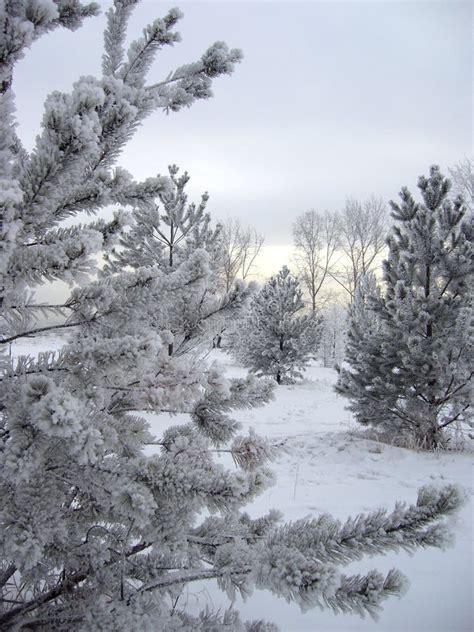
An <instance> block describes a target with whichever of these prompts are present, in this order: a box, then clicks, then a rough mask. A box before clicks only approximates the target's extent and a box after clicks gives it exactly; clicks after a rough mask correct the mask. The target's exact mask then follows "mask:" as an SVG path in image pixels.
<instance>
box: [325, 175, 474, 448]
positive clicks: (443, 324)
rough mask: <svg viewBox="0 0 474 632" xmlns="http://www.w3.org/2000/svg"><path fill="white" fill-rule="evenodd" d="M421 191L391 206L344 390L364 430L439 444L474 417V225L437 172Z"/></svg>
mask: <svg viewBox="0 0 474 632" xmlns="http://www.w3.org/2000/svg"><path fill="white" fill-rule="evenodd" d="M418 186H419V189H420V192H421V196H422V201H421V202H420V203H418V202H415V200H414V199H413V197H412V196H411V194H410V193H409V192H408V190H407V189H402V192H401V194H400V197H401V203H400V204H395V203H393V202H392V209H393V212H392V217H393V218H394V220H395V221H396V224H395V225H394V227H393V229H392V232H391V235H390V237H389V239H388V258H387V260H386V261H385V262H384V281H385V284H384V289H383V291H380V292H379V291H378V290H377V289H376V287H375V283H374V281H372V282H371V283H369V284H367V283H366V284H365V286H364V287H363V288H361V291H360V292H359V293H358V296H357V297H356V300H355V301H354V303H353V305H352V307H351V316H350V329H349V334H348V343H347V360H348V362H349V364H350V368H348V369H345V370H343V371H342V372H341V375H340V380H339V383H338V385H337V390H338V392H339V393H342V394H343V395H346V396H347V397H349V398H350V400H351V404H350V409H351V410H352V411H353V412H354V414H355V417H356V419H357V420H358V421H359V422H361V423H362V424H369V425H371V426H374V427H376V428H378V429H380V430H381V431H383V432H384V434H385V435H387V434H389V435H391V436H393V437H400V436H408V437H410V438H411V439H412V440H413V439H414V440H415V442H416V443H417V444H418V445H419V446H422V447H423V446H424V447H426V448H435V447H438V446H443V445H445V444H446V440H447V437H446V434H445V433H446V430H445V429H447V428H449V427H450V426H452V424H455V423H466V424H471V419H472V414H471V412H470V411H471V397H472V386H471V383H472V375H473V367H472V357H473V334H474V329H473V317H472V316H473V315H472V296H473V278H474V277H473V247H472V241H473V229H472V225H473V224H472V216H471V217H469V215H470V214H469V210H468V208H467V207H466V205H465V204H464V202H463V200H462V198H460V197H458V198H456V199H454V201H452V200H450V199H449V191H450V182H449V180H447V179H445V178H444V177H443V176H442V174H441V173H440V171H439V169H438V168H437V167H432V168H431V171H430V175H429V177H428V178H425V177H421V178H420V179H419V183H418Z"/></svg>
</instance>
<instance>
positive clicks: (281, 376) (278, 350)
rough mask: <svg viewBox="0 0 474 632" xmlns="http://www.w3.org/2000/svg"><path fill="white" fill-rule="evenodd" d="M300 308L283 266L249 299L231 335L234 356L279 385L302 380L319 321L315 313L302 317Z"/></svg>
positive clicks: (294, 281) (301, 304)
mask: <svg viewBox="0 0 474 632" xmlns="http://www.w3.org/2000/svg"><path fill="white" fill-rule="evenodd" d="M303 309H304V302H303V293H302V290H301V289H300V287H299V283H298V281H297V279H295V278H294V277H293V276H291V274H290V271H289V269H288V268H287V267H286V266H284V267H283V268H282V269H281V270H280V272H279V273H278V274H277V275H276V276H274V277H272V278H271V279H270V281H268V282H267V283H266V284H265V285H264V287H263V288H262V289H261V290H260V292H258V294H256V296H255V297H254V298H253V299H252V301H251V304H250V307H249V313H248V316H247V318H246V319H245V320H244V322H243V323H242V326H241V327H240V328H239V330H238V331H237V332H235V334H234V342H233V345H232V352H233V354H234V355H235V357H236V358H238V359H239V360H240V361H241V362H242V364H243V365H244V366H245V367H248V368H249V369H250V370H251V371H252V372H254V373H256V374H257V375H267V376H271V377H273V378H274V379H275V380H276V381H277V382H278V384H281V383H282V382H283V383H288V382H292V381H293V380H294V379H295V378H297V377H301V370H302V369H304V368H305V366H306V365H307V364H308V362H309V360H310V359H311V358H313V357H314V355H315V353H316V350H317V345H318V341H319V334H320V323H319V319H318V318H317V317H316V316H315V314H314V313H311V314H302V313H301V312H302V311H303Z"/></svg>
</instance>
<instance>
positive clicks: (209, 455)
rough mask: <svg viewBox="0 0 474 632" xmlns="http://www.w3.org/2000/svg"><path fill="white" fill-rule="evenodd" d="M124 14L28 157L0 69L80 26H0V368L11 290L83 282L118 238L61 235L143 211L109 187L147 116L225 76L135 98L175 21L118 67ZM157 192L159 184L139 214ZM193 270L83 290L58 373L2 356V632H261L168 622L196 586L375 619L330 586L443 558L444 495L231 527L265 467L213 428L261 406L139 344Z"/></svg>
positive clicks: (211, 619)
mask: <svg viewBox="0 0 474 632" xmlns="http://www.w3.org/2000/svg"><path fill="white" fill-rule="evenodd" d="M134 4H135V2H127V1H126V0H122V2H116V3H115V4H114V6H113V7H112V8H111V9H110V10H109V12H108V27H107V30H106V33H105V42H106V55H105V58H104V76H103V78H102V79H101V80H96V79H93V78H90V77H89V78H84V79H81V80H80V81H79V82H78V83H76V84H75V86H74V89H73V91H72V93H71V94H69V95H65V94H60V93H54V94H53V95H52V96H50V97H49V99H48V101H47V104H46V112H45V116H44V119H43V130H42V133H41V134H40V136H39V137H38V139H37V143H36V146H35V149H34V150H33V152H31V153H30V154H28V153H27V152H26V151H25V150H24V149H23V148H22V147H21V144H20V142H19V140H18V138H16V136H15V134H14V120H13V100H12V93H11V90H10V86H11V77H12V69H13V65H14V62H15V61H16V59H18V58H19V56H20V54H21V53H22V51H23V49H24V48H25V47H26V46H28V45H29V44H30V43H31V41H32V40H33V39H34V38H35V37H37V36H38V35H39V34H41V33H42V32H47V31H48V30H51V28H53V27H54V26H56V25H66V26H76V25H78V24H79V23H80V20H81V17H82V16H83V15H87V14H89V13H92V12H94V11H95V9H94V8H93V7H89V8H87V7H86V8H84V7H82V6H81V5H80V4H79V3H78V2H70V1H69V0H64V1H62V0H58V1H57V2H52V1H50V0H28V1H26V0H25V2H22V1H20V0H17V1H15V2H12V3H4V4H2V6H1V9H0V21H1V24H2V28H1V30H0V33H1V35H0V47H1V50H2V68H1V70H2V72H3V75H2V87H3V88H2V89H3V92H2V93H1V95H0V110H1V114H2V115H1V116H0V162H1V174H0V177H1V179H2V188H1V198H0V201H1V210H2V236H3V240H2V268H1V274H2V276H1V284H0V286H1V288H2V302H1V314H0V316H1V321H0V322H1V338H0V348H1V349H2V350H6V349H8V347H9V344H10V343H11V342H13V343H15V344H17V343H18V342H20V343H21V342H25V339H26V338H27V337H31V336H38V335H41V334H42V333H43V330H42V328H40V327H36V326H35V323H34V314H36V313H37V311H38V309H39V307H38V304H37V303H35V302H34V297H32V296H31V294H30V293H28V292H27V291H26V289H28V288H30V287H34V286H35V285H37V284H38V283H41V282H43V281H45V280H50V279H57V278H59V279H66V280H69V279H77V277H78V275H81V274H84V273H87V272H88V271H89V270H90V269H92V267H93V263H94V259H95V256H94V257H93V258H92V261H90V259H91V257H90V255H95V253H97V252H100V251H101V250H102V249H103V248H104V246H108V245H110V243H111V242H113V237H112V236H113V234H114V233H117V232H118V231H119V229H120V226H121V217H120V216H119V217H118V218H117V220H116V221H113V222H112V223H110V224H106V223H105V222H101V221H100V220H98V221H96V222H93V223H92V224H89V225H87V226H78V225H74V226H72V227H71V226H70V227H68V228H65V227H63V225H62V222H63V220H64V219H65V218H73V217H74V216H75V215H76V214H77V213H79V212H81V211H84V210H85V211H88V212H96V211H97V210H98V209H100V208H101V207H103V206H105V205H108V204H112V203H115V204H118V205H120V206H130V207H132V208H133V207H134V200H136V198H137V196H138V194H139V193H140V194H142V193H143V187H142V186H141V185H140V184H137V183H135V182H134V181H133V180H132V178H131V177H130V176H129V175H128V174H126V173H125V172H123V171H121V170H115V171H112V166H113V165H114V163H115V161H116V159H117V157H118V155H119V153H120V150H121V149H122V148H123V146H124V144H125V142H126V140H127V139H128V138H129V137H130V135H131V134H132V132H133V131H134V129H135V128H136V127H137V125H138V124H139V122H140V121H141V120H142V119H143V118H144V117H145V115H146V114H147V113H148V112H149V111H151V109H153V108H156V107H164V108H165V109H170V110H175V109H179V107H181V106H183V105H189V104H190V103H192V102H193V101H194V100H195V99H196V98H201V97H204V96H209V94H210V79H211V78H213V77H215V76H217V75H218V74H221V73H223V72H231V70H232V67H233V63H234V62H235V61H237V60H238V58H239V54H237V53H236V52H232V51H231V52H229V51H227V48H226V47H225V46H224V45H223V44H219V45H214V46H213V47H211V49H210V50H209V51H208V52H207V53H206V54H205V55H204V56H203V58H202V60H201V61H199V62H196V63H195V64H191V65H189V66H186V67H184V68H181V69H179V70H178V71H176V72H175V73H174V74H172V75H171V77H170V78H169V79H167V80H166V81H165V82H162V83H160V84H155V85H154V86H151V87H149V88H147V87H146V86H145V83H144V81H145V74H146V71H147V70H148V68H149V66H150V64H151V60H152V58H153V55H154V53H155V52H156V50H157V49H158V48H160V47H161V46H163V45H165V44H168V43H172V42H173V41H176V40H177V39H178V36H177V34H176V33H175V32H174V31H173V27H174V26H175V24H176V22H177V20H178V18H179V15H180V14H179V12H178V11H177V10H173V11H171V12H170V13H169V14H167V15H166V16H165V18H163V19H162V20H156V21H155V22H154V23H153V24H152V25H151V26H149V27H147V28H146V29H145V34H144V36H143V37H142V38H141V39H139V40H137V41H136V42H134V43H133V44H132V45H131V46H130V48H129V51H128V55H127V57H126V58H125V57H124V55H123V50H122V46H123V42H124V37H125V27H126V23H127V18H128V16H129V14H130V11H131V8H132V7H133V5H134ZM167 186H169V182H168V180H167V179H164V178H157V179H156V180H155V182H154V186H153V187H152V190H151V191H150V193H149V196H150V200H152V199H155V197H156V194H157V191H161V190H162V188H165V187H167ZM208 268H209V266H208V256H207V255H206V253H205V252H203V251H202V250H197V251H195V252H194V253H190V255H189V256H188V257H187V258H186V260H185V261H183V262H182V263H181V264H180V265H179V266H177V268H176V269H175V270H173V271H172V272H171V273H169V274H165V273H164V272H163V270H161V269H160V268H159V267H158V266H148V267H137V268H136V269H131V270H122V271H117V272H115V273H110V274H109V275H108V276H102V277H100V278H97V279H96V280H95V281H92V282H90V283H85V284H83V285H82V286H80V287H77V288H76V289H74V290H73V292H72V294H71V297H70V299H69V300H68V301H67V302H66V304H65V305H64V306H63V309H64V311H66V312H68V313H69V314H70V315H69V318H68V321H67V323H66V324H65V325H63V326H62V327H63V328H65V327H67V328H68V329H69V331H74V332H76V333H75V334H74V335H73V337H72V338H71V340H70V341H69V342H68V343H67V344H65V345H64V347H63V348H62V349H61V350H60V351H59V352H58V353H52V352H44V353H40V354H38V355H36V356H35V355H32V354H29V355H28V354H27V355H22V356H19V357H18V356H16V357H15V354H14V355H13V357H8V354H7V353H3V354H2V367H1V369H2V371H1V376H0V629H1V630H5V631H6V630H31V629H36V630H44V631H45V632H46V631H48V632H49V631H50V630H63V631H65V630H68V632H69V631H72V630H82V631H85V630H170V631H172V630H183V629H192V630H197V631H199V630H201V631H202V632H204V630H209V629H214V630H218V629H222V628H224V629H227V630H253V631H254V632H255V631H257V630H270V629H271V628H270V627H269V626H268V627H265V626H264V624H261V623H258V622H257V623H248V624H243V623H242V622H240V620H239V618H238V614H237V613H236V612H235V611H234V610H232V609H230V610H229V611H227V612H225V613H211V612H203V613H201V615H199V616H197V617H196V616H192V615H190V614H188V613H186V612H185V611H184V609H183V608H181V607H180V604H179V600H178V597H179V594H180V592H181V590H182V589H183V587H184V586H186V585H187V584H189V583H190V582H193V581H196V580H200V579H206V578H207V579H217V581H218V582H219V583H220V585H221V586H222V587H223V588H227V589H229V590H231V589H232V588H233V587H237V588H241V589H245V588H246V587H247V586H251V585H258V586H260V587H262V588H267V589H269V590H271V591H273V592H274V593H275V594H278V595H281V596H283V597H285V598H287V599H294V600H296V601H298V602H299V603H301V605H302V606H308V605H316V604H319V605H323V606H331V607H333V608H334V609H336V610H343V611H351V612H361V613H363V612H370V613H373V612H375V611H376V610H377V608H378V607H379V605H380V603H381V602H382V601H383V599H384V598H386V597H388V596H389V595H392V594H397V593H399V592H400V590H401V589H402V587H403V580H402V578H401V576H400V575H399V574H398V573H397V572H394V571H391V572H390V573H389V574H388V575H387V576H385V577H384V576H382V575H380V574H378V573H375V572H371V573H368V574H367V575H365V576H363V577H361V576H358V575H356V576H352V577H351V576H349V577H347V576H345V575H343V574H341V573H340V572H339V569H338V567H339V566H341V565H343V564H345V563H349V562H351V561H353V560H355V559H359V558H360V557H361V556H364V555H370V554H373V553H377V552H383V551H386V550H390V549H396V550H399V549H409V550H412V549H415V548H416V547H418V546H425V545H436V546H439V545H442V544H443V543H444V542H445V539H446V532H445V528H444V527H443V524H442V521H440V518H441V517H442V516H444V515H446V514H449V513H451V512H453V511H454V510H455V509H456V508H457V506H459V503H460V498H459V494H458V492H457V491H456V489H453V488H450V487H447V488H445V489H444V490H441V491H439V492H436V491H434V490H427V489H425V490H422V491H421V492H420V493H419V496H418V500H417V503H416V505H414V506H412V507H404V506H401V505H400V506H397V507H396V509H395V511H394V512H393V513H390V514H387V513H385V512H380V511H379V512H375V513H373V514H368V515H365V516H359V517H357V518H356V519H355V520H348V521H347V522H346V523H344V524H340V523H338V522H337V521H334V520H332V519H331V518H329V517H328V516H324V517H321V518H319V519H315V520H311V521H299V522H296V523H293V524H290V525H286V526H278V525H277V520H278V516H277V515H276V514H275V513H274V512H273V513H270V514H269V515H267V516H264V517H263V518H260V519H257V520H251V519H250V518H249V517H248V516H247V515H246V514H244V513H241V511H240V507H241V506H242V505H243V504H245V502H247V501H248V500H249V499H251V498H253V497H254V496H255V494H257V493H258V492H259V491H260V490H261V489H263V488H264V487H265V485H266V484H267V482H268V481H269V473H268V471H267V470H266V468H265V466H264V462H265V461H266V459H267V458H268V457H269V456H271V452H272V450H271V447H270V446H268V445H267V444H266V443H265V442H264V441H263V440H260V439H258V437H256V436H254V435H250V436H239V435H237V430H238V424H236V422H234V421H233V420H232V419H231V418H230V417H229V416H228V412H229V411H230V410H232V409H234V408H239V407H249V406H253V405H258V404H261V403H262V402H264V401H265V400H266V399H268V397H269V396H270V392H271V387H270V386H269V383H268V382H265V381H264V380H257V379H256V378H254V379H252V378H249V379H240V380H239V379H238V380H230V381H229V380H225V379H224V378H223V377H222V375H221V374H220V373H219V372H218V371H217V370H216V369H215V368H213V367H211V368H209V367H206V366H205V365H203V364H202V363H200V364H199V365H196V364H195V363H193V362H191V361H190V360H189V359H188V358H178V357H175V356H171V357H170V356H169V355H168V351H167V338H166V333H162V332H159V331H158V330H153V329H152V330H150V327H149V317H150V313H151V312H152V310H153V309H154V307H155V306H156V305H157V304H158V303H159V302H161V301H165V302H166V301H171V302H172V301H173V297H174V295H175V292H176V291H180V290H181V289H182V287H183V286H185V285H188V286H189V285H196V286H199V285H200V284H205V283H206V278H207V275H208ZM42 309H44V310H48V309H50V308H49V307H44V306H43V307H42ZM30 314H32V315H33V316H31V315H30ZM47 329H52V327H49V328H47ZM144 411H148V412H152V413H156V414H160V413H163V412H164V411H181V412H185V411H189V412H190V422H189V423H188V424H184V425H181V426H175V427H170V428H167V429H164V430H163V431H162V432H161V431H160V433H159V436H158V437H155V436H153V435H152V433H151V429H150V426H149V423H148V421H147V420H146V419H145V417H144V416H143V414H142V413H143V412H144ZM162 421H163V427H165V426H166V421H165V420H162ZM150 444H154V448H156V451H155V452H154V453H150V451H151V450H152V446H150ZM146 450H148V452H147V451H146ZM219 450H226V451H230V453H231V454H232V456H233V458H234V460H235V463H236V470H235V471H229V470H226V469H224V468H223V467H222V465H219V464H216V463H215V461H214V456H215V452H216V451H219ZM206 512H212V515H210V516H208V517H207V518H206V517H204V516H205V514H206Z"/></svg>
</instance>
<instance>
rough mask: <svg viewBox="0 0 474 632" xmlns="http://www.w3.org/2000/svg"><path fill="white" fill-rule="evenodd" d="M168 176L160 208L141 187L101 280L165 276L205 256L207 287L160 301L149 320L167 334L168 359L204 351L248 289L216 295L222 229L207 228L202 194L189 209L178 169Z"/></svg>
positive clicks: (183, 178)
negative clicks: (134, 274) (146, 272)
mask: <svg viewBox="0 0 474 632" xmlns="http://www.w3.org/2000/svg"><path fill="white" fill-rule="evenodd" d="M169 176H170V184H171V186H170V187H166V188H163V190H161V191H158V192H156V194H157V198H158V202H159V203H156V202H155V201H154V200H153V198H151V199H150V194H149V192H148V183H147V181H145V182H144V183H143V193H142V194H141V195H140V194H138V196H137V198H136V200H135V205H136V206H135V209H134V211H133V213H132V217H131V226H130V227H129V228H128V229H127V230H126V232H125V233H124V234H123V235H122V237H121V238H120V241H119V245H118V247H116V248H113V250H112V252H111V253H110V254H109V255H106V265H105V266H104V269H103V274H105V275H107V274H110V273H111V272H117V271H119V270H125V269H127V268H132V269H138V268H141V267H158V268H159V269H160V270H162V271H163V272H164V273H165V274H169V273H172V272H173V271H174V270H176V269H177V268H178V267H179V266H180V265H181V264H183V263H184V262H185V261H187V260H188V258H189V257H190V256H192V255H194V253H195V251H196V250H198V249H201V250H204V251H205V252H206V253H207V255H208V259H209V264H210V269H209V271H208V275H207V281H206V283H204V284H202V285H201V287H199V288H197V287H196V286H195V285H191V286H184V287H183V288H182V290H181V291H180V292H178V291H176V292H175V294H174V297H173V301H172V302H166V303H165V302H163V301H162V302H161V303H160V304H159V305H157V306H156V308H155V311H154V313H153V314H151V315H150V322H149V324H150V327H153V328H158V329H160V330H164V329H168V330H169V332H170V342H169V343H168V351H169V354H170V355H171V354H172V353H179V354H183V353H186V352H189V351H190V350H196V347H199V346H202V345H203V343H207V345H206V348H207V349H208V348H209V347H210V344H211V342H212V340H213V338H214V336H215V332H216V331H218V330H219V329H220V328H221V327H222V326H223V325H222V323H223V322H225V321H229V320H230V319H231V318H235V317H236V315H237V314H238V313H240V311H241V309H242V307H243V306H244V305H245V303H246V301H247V299H248V298H249V296H250V294H251V292H252V287H246V286H245V285H244V284H242V283H237V284H235V285H234V287H232V288H229V291H227V292H225V293H221V292H219V291H218V289H217V288H218V285H219V282H218V262H219V258H220V256H221V227H220V225H217V226H215V227H213V226H212V222H211V216H210V214H209V213H208V212H207V211H206V205H207V201H208V199H209V195H208V194H207V193H204V194H203V195H202V197H201V201H200V203H199V204H197V205H196V204H195V203H190V202H189V201H188V196H187V194H186V185H187V184H188V182H189V175H188V173H186V172H185V173H183V174H182V175H181V176H180V175H179V169H178V167H177V166H176V165H171V166H170V167H169ZM151 184H152V186H151V194H152V195H153V193H154V190H153V182H152V183H151Z"/></svg>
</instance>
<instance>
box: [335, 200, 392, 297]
mask: <svg viewBox="0 0 474 632" xmlns="http://www.w3.org/2000/svg"><path fill="white" fill-rule="evenodd" d="M385 233H386V207H385V204H384V202H383V200H382V199H381V198H378V197H375V196H371V197H370V198H368V199H367V200H366V201H365V202H363V203H361V202H359V201H358V200H354V199H348V200H347V202H346V205H345V207H344V210H343V211H342V212H341V213H340V214H339V235H340V242H339V249H340V251H341V253H342V254H343V259H344V261H343V262H342V264H341V265H340V267H339V270H338V272H337V274H335V275H331V276H332V278H333V279H334V280H335V281H337V282H338V283H339V285H340V286H341V287H343V288H344V289H345V290H346V291H347V292H348V293H349V295H350V298H351V300H352V299H353V298H354V295H355V291H356V288H357V284H358V282H359V279H360V278H361V277H362V276H364V275H366V274H368V273H369V272H372V271H373V270H374V269H375V268H376V267H377V264H378V257H379V255H380V254H381V253H382V252H383V250H384V248H385Z"/></svg>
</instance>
